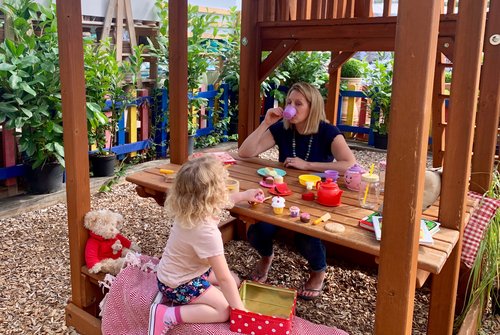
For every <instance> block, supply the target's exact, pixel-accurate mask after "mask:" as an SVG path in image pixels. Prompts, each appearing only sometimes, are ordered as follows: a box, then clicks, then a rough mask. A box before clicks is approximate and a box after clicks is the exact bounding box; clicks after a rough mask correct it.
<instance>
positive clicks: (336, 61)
mask: <svg viewBox="0 0 500 335" xmlns="http://www.w3.org/2000/svg"><path fill="white" fill-rule="evenodd" d="M354 54H355V52H352V51H343V52H342V53H340V54H339V55H337V56H335V58H333V59H332V60H331V61H330V64H329V65H328V68H329V70H337V69H338V68H340V67H341V66H342V65H344V64H345V62H347V61H348V60H349V59H351V57H352V56H354Z"/></svg>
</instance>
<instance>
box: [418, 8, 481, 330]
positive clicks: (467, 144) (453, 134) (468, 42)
mask: <svg viewBox="0 0 500 335" xmlns="http://www.w3.org/2000/svg"><path fill="white" fill-rule="evenodd" d="M486 2H487V1H486V0H461V1H460V2H459V14H458V21H457V31H456V35H455V51H454V59H453V65H454V67H453V80H452V83H451V103H450V114H451V115H452V117H450V118H449V120H448V125H447V127H446V148H445V152H444V166H443V181H442V188H441V189H442V191H441V200H440V208H439V221H440V222H441V225H442V226H443V227H446V228H452V229H457V230H459V231H460V237H461V238H460V239H459V240H458V243H457V245H456V246H455V248H454V249H453V251H452V253H451V255H450V257H449V258H448V261H447V262H446V264H445V265H444V267H443V269H442V270H441V273H439V274H438V275H435V276H434V278H433V280H432V292H431V304H430V312H429V323H428V334H436V335H437V334H439V335H442V334H451V333H452V328H453V317H454V311H455V302H456V292H457V283H458V272H459V268H460V253H461V249H462V236H463V230H464V218H465V205H466V196H467V190H468V186H469V185H468V184H469V183H468V180H469V176H470V164H471V163H470V161H471V152H472V139H473V132H474V121H475V115H476V110H477V94H478V87H479V71H480V64H481V54H482V50H483V38H484V30H485V29H484V27H485V20H486Z"/></svg>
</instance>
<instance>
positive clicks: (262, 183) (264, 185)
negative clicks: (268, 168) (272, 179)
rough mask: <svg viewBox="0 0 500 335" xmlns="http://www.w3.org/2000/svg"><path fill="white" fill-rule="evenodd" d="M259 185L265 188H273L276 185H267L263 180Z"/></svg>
mask: <svg viewBox="0 0 500 335" xmlns="http://www.w3.org/2000/svg"><path fill="white" fill-rule="evenodd" d="M259 185H260V186H263V187H267V188H271V187H274V185H275V184H268V183H266V182H265V181H264V180H261V181H260V182H259Z"/></svg>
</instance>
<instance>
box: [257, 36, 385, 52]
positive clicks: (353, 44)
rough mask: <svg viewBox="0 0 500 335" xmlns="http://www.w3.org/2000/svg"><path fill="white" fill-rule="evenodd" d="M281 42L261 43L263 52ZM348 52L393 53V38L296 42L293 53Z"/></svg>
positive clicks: (268, 41)
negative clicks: (335, 50)
mask: <svg viewBox="0 0 500 335" xmlns="http://www.w3.org/2000/svg"><path fill="white" fill-rule="evenodd" d="M280 42H281V41H278V40H267V41H262V44H261V47H262V50H263V51H267V50H269V51H270V50H274V49H275V48H276V47H277V46H278V45H279V43H280ZM337 48H338V49H341V50H350V51H394V37H384V38H377V39H373V38H327V39H307V40H298V41H297V44H296V45H295V47H294V49H293V51H311V50H315V51H331V50H332V49H337Z"/></svg>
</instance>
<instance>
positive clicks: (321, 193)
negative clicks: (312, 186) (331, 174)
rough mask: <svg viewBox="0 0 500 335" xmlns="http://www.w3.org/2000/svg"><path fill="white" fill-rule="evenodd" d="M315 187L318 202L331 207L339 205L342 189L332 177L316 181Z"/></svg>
mask: <svg viewBox="0 0 500 335" xmlns="http://www.w3.org/2000/svg"><path fill="white" fill-rule="evenodd" d="M316 189H317V190H318V196H317V201H318V203H320V204H321V205H323V206H331V207H332V206H339V205H340V197H341V196H342V193H343V192H344V191H342V190H341V189H340V188H339V186H338V185H337V183H334V182H333V180H332V179H330V178H327V179H326V181H324V182H321V181H318V182H317V183H316Z"/></svg>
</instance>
